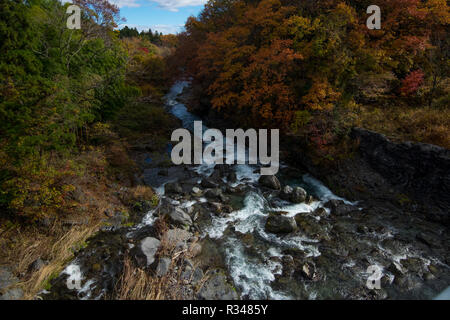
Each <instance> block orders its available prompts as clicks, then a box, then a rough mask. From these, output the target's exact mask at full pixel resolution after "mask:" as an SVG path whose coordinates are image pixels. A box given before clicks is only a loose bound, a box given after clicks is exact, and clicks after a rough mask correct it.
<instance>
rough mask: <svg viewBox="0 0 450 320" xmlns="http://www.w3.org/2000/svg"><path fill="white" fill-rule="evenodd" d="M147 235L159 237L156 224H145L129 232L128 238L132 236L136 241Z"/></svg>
mask: <svg viewBox="0 0 450 320" xmlns="http://www.w3.org/2000/svg"><path fill="white" fill-rule="evenodd" d="M146 237H153V238H158V231H157V230H156V229H155V227H154V226H144V227H142V228H139V229H137V230H135V231H132V232H130V233H129V234H128V238H131V239H133V240H134V241H141V240H142V239H144V238H146Z"/></svg>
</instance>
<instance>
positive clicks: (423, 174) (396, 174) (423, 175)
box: [351, 128, 450, 215]
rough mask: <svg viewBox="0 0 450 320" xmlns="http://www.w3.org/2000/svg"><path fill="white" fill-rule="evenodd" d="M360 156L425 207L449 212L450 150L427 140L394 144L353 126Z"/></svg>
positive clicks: (444, 212) (444, 213)
mask: <svg viewBox="0 0 450 320" xmlns="http://www.w3.org/2000/svg"><path fill="white" fill-rule="evenodd" d="M351 136H352V138H354V139H358V140H359V151H360V155H361V157H362V158H363V159H364V160H365V161H366V162H367V163H368V164H369V165H370V167H371V168H372V169H374V170H375V171H376V172H377V173H379V174H380V175H381V176H382V177H383V178H384V179H386V180H387V181H388V182H389V183H390V184H391V185H392V186H394V187H396V188H397V189H399V190H401V191H404V192H405V193H408V194H410V195H412V196H413V197H414V199H415V200H416V201H418V202H421V203H422V204H424V205H425V206H426V207H436V208H435V210H436V209H437V210H439V209H441V210H440V211H442V212H440V213H439V215H448V214H449V213H450V150H447V149H445V148H441V147H438V146H435V145H430V144H424V143H412V142H402V143H395V142H392V141H390V140H389V139H387V138H386V137H385V136H383V135H382V134H379V133H376V132H372V131H369V130H365V129H361V128H354V129H353V130H352V132H351Z"/></svg>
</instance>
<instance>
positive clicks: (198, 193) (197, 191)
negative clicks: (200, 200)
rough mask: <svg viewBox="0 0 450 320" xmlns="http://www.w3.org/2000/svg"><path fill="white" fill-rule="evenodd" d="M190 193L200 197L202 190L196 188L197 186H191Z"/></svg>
mask: <svg viewBox="0 0 450 320" xmlns="http://www.w3.org/2000/svg"><path fill="white" fill-rule="evenodd" d="M191 194H192V195H193V196H194V197H201V196H202V194H203V192H202V190H201V189H200V188H198V187H193V188H192V192H191Z"/></svg>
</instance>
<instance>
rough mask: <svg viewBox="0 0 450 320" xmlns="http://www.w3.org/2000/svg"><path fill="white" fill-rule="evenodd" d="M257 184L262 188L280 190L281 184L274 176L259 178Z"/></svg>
mask: <svg viewBox="0 0 450 320" xmlns="http://www.w3.org/2000/svg"><path fill="white" fill-rule="evenodd" d="M258 183H259V184H260V185H262V186H263V187H266V188H269V189H274V190H280V189H281V184H280V181H279V180H278V178H277V177H276V176H274V175H267V176H261V177H260V178H259V180H258Z"/></svg>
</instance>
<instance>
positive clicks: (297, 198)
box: [290, 187, 306, 203]
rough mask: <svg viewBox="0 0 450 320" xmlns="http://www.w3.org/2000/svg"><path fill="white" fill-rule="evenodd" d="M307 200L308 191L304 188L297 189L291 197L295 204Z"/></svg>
mask: <svg viewBox="0 0 450 320" xmlns="http://www.w3.org/2000/svg"><path fill="white" fill-rule="evenodd" d="M305 199H306V191H305V190H304V189H303V188H300V187H295V188H294V191H293V192H292V195H291V197H290V200H291V202H293V203H302V202H304V201H305Z"/></svg>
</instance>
